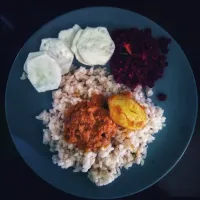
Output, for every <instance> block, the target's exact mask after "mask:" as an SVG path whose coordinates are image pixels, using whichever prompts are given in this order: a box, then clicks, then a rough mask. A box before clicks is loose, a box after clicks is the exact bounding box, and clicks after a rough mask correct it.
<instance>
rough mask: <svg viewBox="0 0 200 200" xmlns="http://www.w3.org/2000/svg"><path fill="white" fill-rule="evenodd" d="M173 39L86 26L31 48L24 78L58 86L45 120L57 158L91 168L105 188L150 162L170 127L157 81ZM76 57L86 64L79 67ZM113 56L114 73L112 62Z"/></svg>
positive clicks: (42, 88)
mask: <svg viewBox="0 0 200 200" xmlns="http://www.w3.org/2000/svg"><path fill="white" fill-rule="evenodd" d="M169 43H170V39H167V38H164V37H161V38H158V39H155V38H154V37H153V36H152V35H151V30H150V29H145V30H139V29H136V28H133V29H118V30H114V31H113V32H112V34H111V36H110V34H109V32H108V30H107V29H106V28H105V27H94V28H93V27H86V28H85V29H82V28H81V27H80V26H79V25H74V26H73V27H72V28H70V29H67V30H62V31H60V32H59V34H58V38H45V39H43V40H42V41H41V45H40V50H39V51H38V52H33V53H30V54H29V55H28V57H27V60H26V62H25V64H24V74H23V76H22V79H24V78H25V77H27V78H28V79H29V81H30V83H31V84H32V85H33V86H34V88H35V89H36V90H37V91H38V92H46V91H49V90H54V91H53V92H52V94H53V103H52V108H51V109H50V110H48V111H46V110H44V111H43V112H42V113H41V114H40V115H39V116H37V117H36V118H37V119H39V120H42V121H43V123H44V125H45V126H46V128H45V129H44V130H43V131H44V135H43V143H44V144H46V145H49V147H50V151H51V152H52V153H53V157H52V160H53V163H55V164H57V165H58V166H60V167H61V168H63V169H67V168H69V167H73V169H74V172H84V173H86V172H87V173H88V177H89V179H90V180H91V181H92V182H94V183H95V184H96V185H97V186H103V185H107V184H109V183H111V182H112V181H114V180H115V179H116V178H117V177H118V176H120V174H121V169H122V168H126V169H128V168H129V167H131V166H132V165H133V164H138V165H144V162H145V158H146V156H147V148H148V144H149V143H151V142H153V141H154V139H155V133H157V132H158V131H160V130H161V129H162V128H163V127H164V126H165V120H166V118H165V117H164V110H163V109H162V108H160V107H159V106H156V105H154V103H153V102H152V100H151V99H150V97H151V96H152V95H153V90H152V87H153V86H154V84H155V82H156V81H157V80H158V79H159V78H161V77H162V76H163V74H164V68H165V67H166V66H167V65H168V63H167V61H166V54H167V52H168V48H167V46H168V44H169ZM74 57H75V58H76V59H77V60H78V61H79V62H80V63H81V64H84V65H87V66H90V68H88V67H87V68H86V67H84V66H79V67H75V66H74V65H72V63H73V59H74ZM109 60H110V65H111V73H109V72H108V71H107V70H106V68H105V67H104V66H105V64H107V63H108V61H109Z"/></svg>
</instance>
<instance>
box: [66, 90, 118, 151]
mask: <svg viewBox="0 0 200 200" xmlns="http://www.w3.org/2000/svg"><path fill="white" fill-rule="evenodd" d="M104 103H105V99H104V96H103V95H96V94H95V95H93V97H92V99H91V101H83V102H80V103H78V104H76V105H74V106H72V107H71V108H69V109H68V110H67V111H66V113H65V121H64V126H65V128H64V138H65V140H66V141H67V142H68V143H72V144H75V145H76V146H77V147H78V148H80V149H83V150H86V151H88V150H92V151H96V150H97V149H98V148H100V147H105V146H107V145H109V144H110V142H111V138H112V137H114V136H115V133H116V130H117V126H116V124H115V123H114V122H113V121H112V119H111V118H110V115H109V111H108V110H106V109H104V108H103V105H104Z"/></svg>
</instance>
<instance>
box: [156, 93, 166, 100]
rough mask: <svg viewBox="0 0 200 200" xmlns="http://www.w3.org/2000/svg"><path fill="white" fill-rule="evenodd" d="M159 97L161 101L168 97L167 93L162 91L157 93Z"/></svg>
mask: <svg viewBox="0 0 200 200" xmlns="http://www.w3.org/2000/svg"><path fill="white" fill-rule="evenodd" d="M157 98H158V100H159V101H165V100H166V99H167V95H166V94H164V93H161V92H160V93H158V94H157Z"/></svg>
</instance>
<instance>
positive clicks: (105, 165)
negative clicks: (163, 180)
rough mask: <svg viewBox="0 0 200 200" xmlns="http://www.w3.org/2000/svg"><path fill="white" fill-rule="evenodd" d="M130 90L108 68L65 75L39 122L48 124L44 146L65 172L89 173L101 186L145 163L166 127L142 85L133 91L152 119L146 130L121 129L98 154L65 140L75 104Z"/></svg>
mask: <svg viewBox="0 0 200 200" xmlns="http://www.w3.org/2000/svg"><path fill="white" fill-rule="evenodd" d="M127 90H129V89H128V88H126V87H125V86H124V85H121V84H117V83H115V81H114V80H113V76H112V75H108V74H107V72H106V70H105V69H104V68H95V69H94V68H90V69H85V68H84V67H80V68H79V69H77V70H75V71H74V72H70V73H68V74H67V75H65V76H63V78H62V82H61V86H60V89H58V90H56V91H54V92H53V105H52V107H53V108H52V109H50V110H49V111H48V112H47V111H43V112H42V113H41V114H40V115H39V116H37V119H40V120H42V121H43V123H44V124H45V125H46V129H44V130H43V131H44V136H43V143H44V144H46V145H49V146H50V151H51V152H53V153H54V155H53V157H52V160H53V163H55V164H57V165H58V166H60V167H61V168H63V169H67V168H69V167H73V168H74V172H88V177H89V178H90V180H91V181H92V182H94V183H95V184H96V185H97V186H102V185H107V184H109V183H111V182H112V181H114V180H115V179H116V178H117V177H118V176H120V174H121V172H120V171H121V168H123V167H124V168H126V169H128V168H129V167H131V166H132V165H133V164H134V163H135V164H138V165H143V164H144V159H145V158H146V156H147V145H148V143H151V142H153V141H154V139H155V137H154V134H155V133H157V132H158V131H159V130H161V129H162V128H163V127H164V126H165V119H166V118H165V117H164V116H163V113H164V111H163V110H162V109H161V108H160V107H158V106H155V105H154V104H153V103H152V102H151V99H150V98H146V96H147V97H149V96H152V95H153V91H152V89H150V88H147V89H146V94H145V93H144V92H143V88H142V87H141V86H138V87H137V88H136V89H135V90H134V91H131V92H132V95H133V97H134V98H135V100H136V101H137V102H138V103H140V104H141V105H142V106H144V107H145V111H146V114H147V117H148V120H147V124H146V126H145V127H144V128H143V129H142V130H137V131H134V132H130V131H129V132H128V131H127V130H125V129H123V128H119V129H118V131H117V134H116V136H115V138H114V139H113V140H112V143H111V145H109V146H108V147H107V148H101V149H100V150H99V151H98V152H96V153H95V152H83V151H82V150H79V149H78V148H76V147H75V146H74V145H73V144H68V143H66V142H65V141H64V139H63V117H64V110H65V109H67V108H69V107H70V106H71V105H75V104H76V103H78V102H80V101H82V99H83V98H85V99H90V97H91V96H92V94H93V93H97V94H100V93H102V94H104V95H105V96H110V95H112V94H116V93H119V92H122V91H127Z"/></svg>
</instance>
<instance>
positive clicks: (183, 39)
mask: <svg viewBox="0 0 200 200" xmlns="http://www.w3.org/2000/svg"><path fill="white" fill-rule="evenodd" d="M107 1H108V2H109V3H108V2H106V1H103V0H102V1H95V0H93V1H87V0H72V1H68V0H65V1H60V0H55V1H52V2H50V1H46V0H45V1H44V0H40V1H37V0H35V1H30V0H26V1H22V0H18V1H14V0H13V1H10V0H9V1H7V0H1V1H0V61H1V62H0V70H1V71H0V74H1V77H0V81H1V82H0V87H1V96H0V97H1V109H0V113H1V115H2V117H1V129H0V130H1V131H0V136H1V137H0V141H1V145H0V148H1V149H0V155H1V162H0V163H1V164H0V168H1V170H0V171H1V176H0V177H1V178H0V181H1V182H2V184H1V190H0V191H1V199H16V198H21V199H36V198H45V199H47V198H48V199H56V200H60V199H80V198H77V197H73V196H71V195H68V194H65V193H64V192H61V191H59V190H57V189H55V188H53V187H52V186H51V185H49V184H47V183H46V182H45V181H43V180H42V179H41V178H39V177H38V176H37V175H36V174H34V173H33V171H32V170H31V169H30V168H29V167H28V166H27V165H26V164H25V162H24V161H23V160H22V158H21V157H20V156H19V154H18V152H17V151H16V149H15V147H14V144H13V142H12V140H11V138H10V135H9V132H8V128H7V123H6V119H5V112H4V94H5V87H6V81H7V78H8V73H9V70H10V68H11V65H12V62H13V60H14V58H15V56H16V55H17V52H18V51H19V49H20V48H21V47H22V45H23V44H24V42H25V41H26V40H27V39H28V38H29V37H30V36H31V35H32V34H33V33H34V32H35V31H36V30H37V29H39V28H40V27H41V26H42V25H43V24H44V23H46V22H48V21H50V20H51V19H53V18H55V17H56V16H58V15H61V14H64V13H66V12H68V11H71V10H74V9H78V8H82V7H88V6H114V7H121V8H125V9H129V10H132V11H135V12H137V13H139V14H142V15H144V16H146V17H148V18H150V19H151V20H153V21H154V22H156V23H157V24H159V25H160V26H162V27H163V28H164V29H165V30H167V31H168V32H169V33H170V34H171V35H172V37H174V38H175V40H176V41H177V42H178V43H179V44H180V46H181V48H182V49H183V50H184V52H185V54H186V56H187V57H188V59H189V61H190V64H191V66H192V69H193V72H194V75H195V78H196V83H197V87H198V86H199V84H200V70H199V68H200V65H199V61H200V56H199V53H200V51H199V46H200V39H199V38H200V24H199V19H200V12H199V9H198V8H199V6H198V3H197V2H198V1H194V0H191V1H186V2H184V1H175V0H174V1H172V2H170V1H158V2H155V1H142V0H140V1H134V0H133V1H126V0H121V1H117V0H115V1H112V0H110V1H109V0H107ZM180 76H181V72H180ZM198 91H199V87H198ZM16 98H17V97H16ZM188 106H191V105H188ZM188 117H189V116H188ZM199 120H200V119H197V125H196V129H195V132H194V136H193V138H192V141H191V143H190V145H189V147H188V149H187V151H186V152H185V154H184V156H183V158H182V159H181V160H180V162H179V163H178V164H177V165H176V166H175V167H174V169H173V170H172V171H171V172H170V173H169V174H168V175H167V176H165V177H164V178H163V179H162V180H160V181H159V182H158V183H156V184H155V185H154V186H152V187H150V188H149V189H147V190H145V191H143V192H140V193H138V194H136V195H133V196H130V197H126V198H124V199H153V198H156V199H157V198H160V199H165V198H166V199H168V198H172V197H173V198H180V199H182V198H184V197H187V198H190V199H191V198H200V156H199V152H200V134H199V130H200V127H199ZM174 134H176V133H174ZM172 139H173V138H172ZM2 177H3V178H2ZM2 186H3V187H2ZM80 187H81V186H80ZM2 192H3V193H5V195H6V196H5V197H3V198H2Z"/></svg>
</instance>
